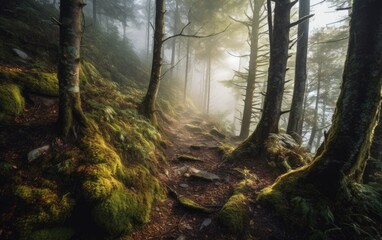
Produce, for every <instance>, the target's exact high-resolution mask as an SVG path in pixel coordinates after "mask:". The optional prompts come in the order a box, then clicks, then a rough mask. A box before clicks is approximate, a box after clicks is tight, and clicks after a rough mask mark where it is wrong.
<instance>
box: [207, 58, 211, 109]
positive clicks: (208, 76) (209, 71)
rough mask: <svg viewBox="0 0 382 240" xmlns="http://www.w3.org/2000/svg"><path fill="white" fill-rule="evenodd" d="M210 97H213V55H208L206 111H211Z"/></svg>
mask: <svg viewBox="0 0 382 240" xmlns="http://www.w3.org/2000/svg"><path fill="white" fill-rule="evenodd" d="M210 98H211V55H210V54H209V55H208V62H207V79H206V112H207V114H209V112H210Z"/></svg>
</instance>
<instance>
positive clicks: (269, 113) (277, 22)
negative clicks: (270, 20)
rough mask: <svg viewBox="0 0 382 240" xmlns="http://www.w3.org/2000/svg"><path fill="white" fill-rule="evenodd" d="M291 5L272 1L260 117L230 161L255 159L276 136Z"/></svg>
mask: <svg viewBox="0 0 382 240" xmlns="http://www.w3.org/2000/svg"><path fill="white" fill-rule="evenodd" d="M295 3H296V2H292V3H291V2H290V1H289V0H280V1H276V2H275V10H274V12H275V13H274V26H273V29H269V31H270V36H272V37H271V39H270V42H271V50H270V62H269V69H268V84H267V92H266V95H265V99H264V107H263V111H262V116H261V119H260V122H259V123H258V125H257V126H256V129H255V131H254V132H253V133H252V135H251V136H250V137H249V138H247V139H246V140H245V141H244V142H242V143H241V144H240V145H239V146H238V147H237V148H236V149H235V150H234V152H233V153H232V157H234V158H236V157H239V156H241V155H251V156H258V155H259V154H260V153H261V152H262V150H263V143H264V142H265V140H266V139H267V138H268V135H269V134H270V133H278V130H279V127H278V124H279V120H280V115H281V104H282V99H283V93H284V83H285V72H286V65H287V60H288V48H289V29H290V27H291V23H290V10H291V8H292V6H293V4H295ZM271 25H272V24H271Z"/></svg>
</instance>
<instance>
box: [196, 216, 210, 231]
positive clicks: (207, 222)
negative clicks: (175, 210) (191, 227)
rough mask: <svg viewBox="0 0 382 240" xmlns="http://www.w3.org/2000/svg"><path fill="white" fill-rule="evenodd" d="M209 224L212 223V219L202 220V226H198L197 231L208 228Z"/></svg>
mask: <svg viewBox="0 0 382 240" xmlns="http://www.w3.org/2000/svg"><path fill="white" fill-rule="evenodd" d="M211 222H212V219H211V218H206V219H204V221H203V222H202V224H201V225H200V228H199V231H200V230H202V229H203V228H205V227H208V225H210V224H211Z"/></svg>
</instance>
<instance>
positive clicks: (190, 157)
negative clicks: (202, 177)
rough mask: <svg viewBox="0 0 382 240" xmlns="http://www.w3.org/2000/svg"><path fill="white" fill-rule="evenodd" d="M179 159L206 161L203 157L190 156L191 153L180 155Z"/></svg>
mask: <svg viewBox="0 0 382 240" xmlns="http://www.w3.org/2000/svg"><path fill="white" fill-rule="evenodd" d="M178 161H190V162H204V160H203V159H200V158H196V157H193V156H189V155H180V156H179V157H178Z"/></svg>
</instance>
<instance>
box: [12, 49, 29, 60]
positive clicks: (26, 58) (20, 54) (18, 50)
mask: <svg viewBox="0 0 382 240" xmlns="http://www.w3.org/2000/svg"><path fill="white" fill-rule="evenodd" d="M12 50H13V52H14V53H16V54H17V56H19V57H20V58H21V59H23V60H28V59H29V56H28V54H26V53H25V52H24V51H21V50H20V49H17V48H12Z"/></svg>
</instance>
